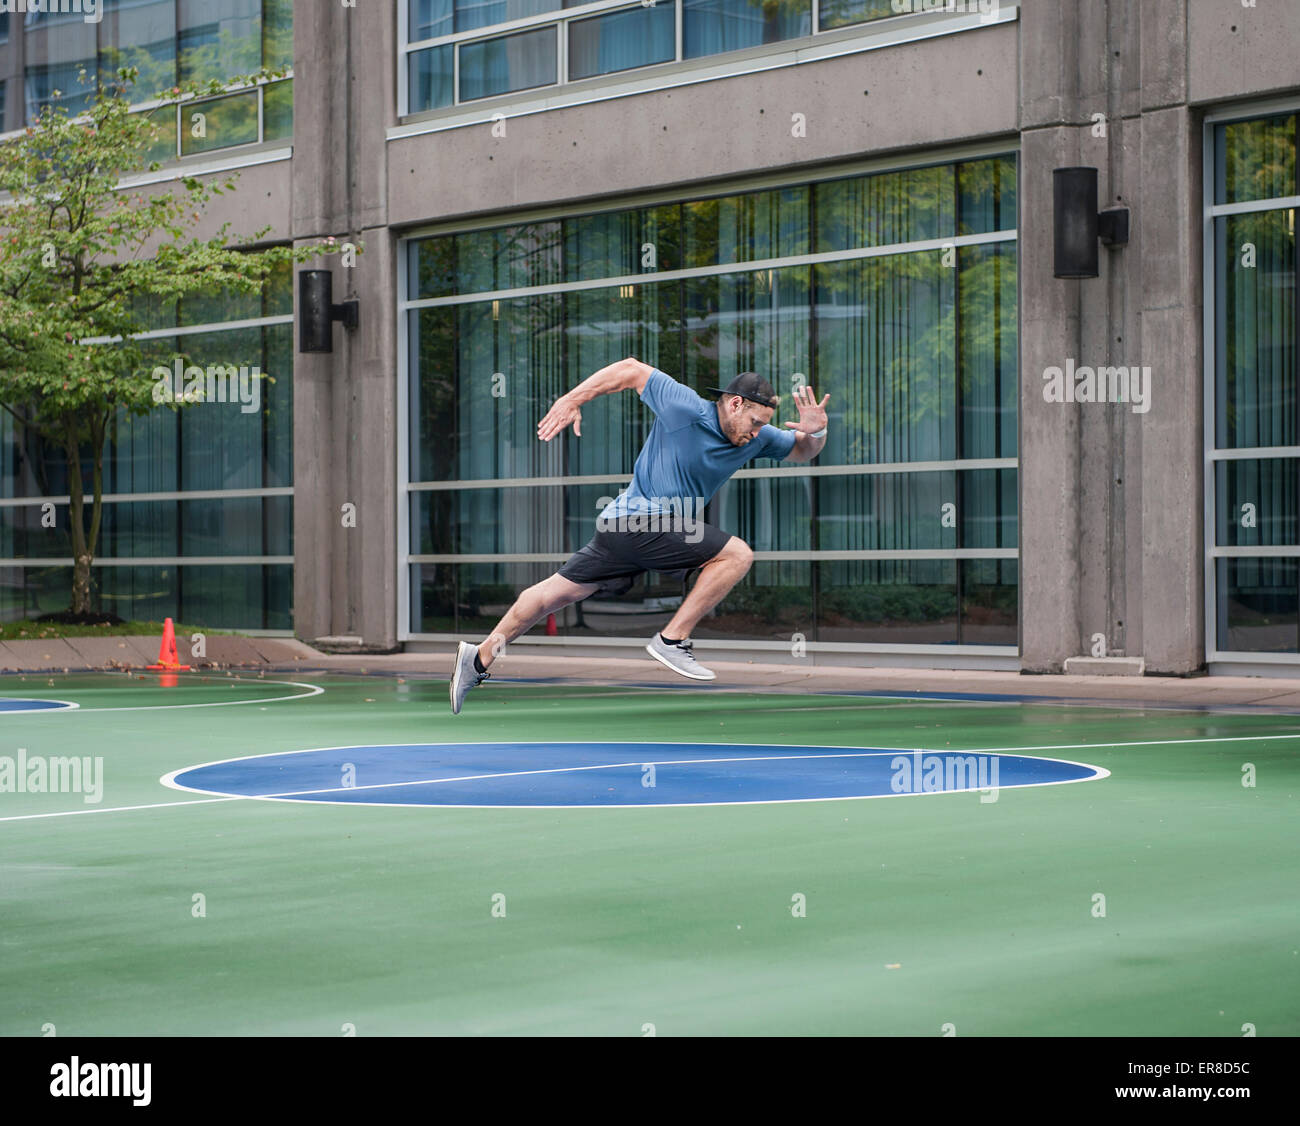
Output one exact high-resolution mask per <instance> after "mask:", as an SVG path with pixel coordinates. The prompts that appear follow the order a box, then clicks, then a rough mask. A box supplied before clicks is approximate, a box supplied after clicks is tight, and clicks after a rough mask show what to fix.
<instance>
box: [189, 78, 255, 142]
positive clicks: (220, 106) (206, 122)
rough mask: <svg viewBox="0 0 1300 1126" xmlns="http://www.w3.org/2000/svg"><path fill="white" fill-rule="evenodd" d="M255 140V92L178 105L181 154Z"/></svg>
mask: <svg viewBox="0 0 1300 1126" xmlns="http://www.w3.org/2000/svg"><path fill="white" fill-rule="evenodd" d="M256 141H257V91H256V90H249V91H248V92H247V93H244V94H232V95H231V96H230V97H228V98H217V99H215V100H214V101H208V102H187V103H186V104H185V105H183V106H181V155H182V156H189V155H191V154H193V153H199V152H211V151H212V150H213V149H224V148H229V147H230V146H231V145H248V144H253V143H255V142H256Z"/></svg>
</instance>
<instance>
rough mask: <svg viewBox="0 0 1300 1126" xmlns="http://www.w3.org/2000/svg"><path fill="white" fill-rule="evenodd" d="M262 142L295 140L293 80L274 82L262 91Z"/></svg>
mask: <svg viewBox="0 0 1300 1126" xmlns="http://www.w3.org/2000/svg"><path fill="white" fill-rule="evenodd" d="M262 98H263V105H262V131H263V136H262V140H264V141H292V140H293V79H292V78H291V79H289V80H288V81H287V82H274V83H272V84H271V85H269V86H267V87H266V88H265V89H264V90H263V91H262Z"/></svg>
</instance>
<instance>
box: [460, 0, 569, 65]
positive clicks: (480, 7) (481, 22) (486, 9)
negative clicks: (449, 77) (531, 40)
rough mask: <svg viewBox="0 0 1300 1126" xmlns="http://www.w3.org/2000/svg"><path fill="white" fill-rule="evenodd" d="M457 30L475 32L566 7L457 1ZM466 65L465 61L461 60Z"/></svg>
mask: <svg viewBox="0 0 1300 1126" xmlns="http://www.w3.org/2000/svg"><path fill="white" fill-rule="evenodd" d="M455 2H456V30H457V31H473V30H474V28H476V27H491V26H492V25H493V24H496V23H508V22H509V21H510V20H521V19H524V18H525V17H526V16H539V15H541V14H542V13H543V12H554V11H557V10H558V9H560V8H561V7H564V6H565V5H564V4H563V3H562V0H455ZM461 65H462V66H463V65H464V59H463V58H462V60H461Z"/></svg>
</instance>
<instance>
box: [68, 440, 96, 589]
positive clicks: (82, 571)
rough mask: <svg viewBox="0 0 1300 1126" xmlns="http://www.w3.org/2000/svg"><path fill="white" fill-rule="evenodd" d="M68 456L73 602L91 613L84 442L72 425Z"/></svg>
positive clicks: (69, 532) (69, 530)
mask: <svg viewBox="0 0 1300 1126" xmlns="http://www.w3.org/2000/svg"><path fill="white" fill-rule="evenodd" d="M63 450H64V453H65V455H66V456H67V459H68V499H69V501H70V504H69V508H70V510H71V511H70V517H71V519H70V521H69V527H68V535H69V537H70V538H71V540H72V605H71V606H70V607H68V608H69V609H70V610H71V611H72V613H74V614H89V613H90V561H91V553H90V549H89V548H88V547H87V545H86V524H85V519H84V517H85V511H86V498H85V493H84V489H83V487H82V482H81V444H80V443H79V442H78V441H77V436H76V434H75V433H74V432H73V430H72V427H70V426H69V427H68V429H67V431H66V433H65V437H64V443H63Z"/></svg>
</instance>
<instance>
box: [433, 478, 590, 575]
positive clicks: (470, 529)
mask: <svg viewBox="0 0 1300 1126" xmlns="http://www.w3.org/2000/svg"><path fill="white" fill-rule="evenodd" d="M411 519H412V521H413V523H412V535H411V545H412V551H414V552H416V553H418V554H420V555H485V554H492V555H505V554H519V553H524V552H528V553H537V552H552V553H554V554H557V555H559V556H566V555H568V554H569V553H570V552H571V551H576V550H577V547H574V548H570V547H569V546H568V544H567V543H566V541H565V516H564V488H563V486H560V485H520V486H513V487H510V488H501V489H456V490H454V491H447V490H441V489H440V490H437V491H431V492H417V493H412V494H411ZM593 527H594V519H593ZM417 532H418V535H417V534H416V533H417ZM588 538H590V537H588ZM583 542H584V543H585V542H586V541H585V540H584V541H583ZM416 544H419V547H418V548H417V547H416V546H415V545H416ZM577 546H578V547H581V546H582V545H581V544H578V545H577ZM563 561H564V560H563V558H561V559H559V560H557V561H556V563H555V565H554V566H553V567H552V568H551V570H552V571H556V570H559V566H560V563H562V562H563Z"/></svg>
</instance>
